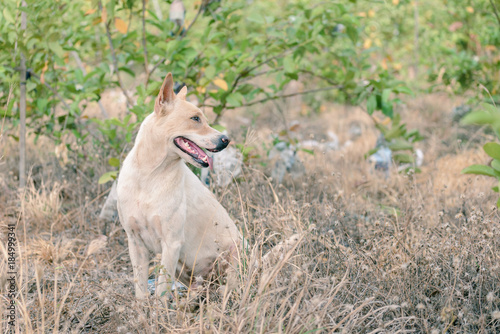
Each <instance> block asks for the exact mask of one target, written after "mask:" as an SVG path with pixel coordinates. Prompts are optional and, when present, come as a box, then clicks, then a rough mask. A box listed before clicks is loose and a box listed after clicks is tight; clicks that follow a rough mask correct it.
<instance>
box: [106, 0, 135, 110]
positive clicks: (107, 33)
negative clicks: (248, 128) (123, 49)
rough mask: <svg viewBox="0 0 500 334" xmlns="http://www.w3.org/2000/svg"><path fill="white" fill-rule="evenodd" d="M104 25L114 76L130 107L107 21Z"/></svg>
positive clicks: (130, 100)
mask: <svg viewBox="0 0 500 334" xmlns="http://www.w3.org/2000/svg"><path fill="white" fill-rule="evenodd" d="M98 5H99V10H100V12H101V15H102V1H101V0H99V2H98ZM104 27H106V36H107V37H108V42H109V49H110V51H111V58H112V59H113V67H114V72H115V74H116V77H117V79H118V85H119V86H120V89H121V90H122V93H123V95H125V98H126V100H127V107H129V108H130V107H132V106H133V105H134V104H133V103H132V99H131V98H130V96H129V95H128V93H127V91H126V90H125V88H124V86H123V82H122V79H121V77H120V71H119V70H118V60H117V59H116V54H115V48H114V47H113V40H112V39H111V33H110V31H109V23H108V22H104Z"/></svg>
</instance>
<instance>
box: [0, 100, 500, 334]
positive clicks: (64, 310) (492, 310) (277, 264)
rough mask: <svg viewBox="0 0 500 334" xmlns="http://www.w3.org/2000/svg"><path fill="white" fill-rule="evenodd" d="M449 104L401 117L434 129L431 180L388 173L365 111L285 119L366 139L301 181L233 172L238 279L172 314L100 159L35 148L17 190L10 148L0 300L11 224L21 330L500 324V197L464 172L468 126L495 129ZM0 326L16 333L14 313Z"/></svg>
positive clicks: (227, 196) (228, 191)
mask: <svg viewBox="0 0 500 334" xmlns="http://www.w3.org/2000/svg"><path fill="white" fill-rule="evenodd" d="M452 104H453V101H449V100H448V99H445V98H443V97H440V96H433V97H424V98H421V99H417V100H415V101H409V102H408V104H407V110H406V111H405V110H403V115H404V118H405V119H406V120H407V121H408V122H409V125H410V126H411V127H418V128H420V130H421V131H422V132H423V133H424V134H425V136H426V140H425V141H424V142H423V143H421V144H420V145H421V148H422V149H423V150H424V152H426V163H425V165H424V166H423V168H422V173H421V174H417V175H401V174H397V173H395V172H392V173H391V174H390V176H389V177H388V178H385V177H384V176H383V175H380V174H378V173H376V172H374V171H372V170H371V168H370V166H369V165H368V164H367V163H366V162H365V160H364V158H363V154H364V153H365V152H366V151H367V149H368V148H371V146H372V145H373V144H374V140H375V138H376V131H375V130H374V129H373V126H372V124H371V122H370V120H369V119H368V118H366V115H365V114H364V113H363V112H361V111H359V110H356V109H352V108H345V107H339V106H329V108H328V109H329V110H327V111H325V112H324V113H322V114H320V115H318V116H313V117H309V118H301V117H300V116H299V114H298V113H299V112H297V113H295V114H294V113H291V115H288V116H287V117H290V118H296V119H300V121H301V128H300V130H299V131H298V134H297V135H298V136H299V137H301V138H310V137H311V136H313V137H315V138H317V139H319V140H321V136H322V134H324V133H326V131H328V130H333V131H335V132H336V133H337V134H338V135H339V137H340V138H341V141H342V142H344V141H346V140H348V139H350V138H349V134H348V125H349V124H351V123H352V122H357V123H358V124H360V126H361V128H362V129H363V134H362V136H360V137H359V138H352V144H351V145H350V146H348V147H346V148H344V149H342V150H340V151H330V152H324V153H323V152H316V154H315V155H314V156H309V155H307V154H304V155H301V158H302V160H303V161H304V164H305V165H306V168H307V174H306V175H305V176H304V177H302V178H301V179H298V180H291V179H290V178H286V179H285V182H284V184H282V185H277V184H275V182H274V181H272V180H270V179H269V178H268V177H267V176H266V175H269V174H270V173H269V170H270V166H267V167H262V166H260V165H259V163H258V162H259V161H254V162H251V163H250V165H249V166H247V167H246V168H245V169H244V172H243V174H242V175H241V176H240V177H239V179H238V182H236V183H233V184H232V185H230V186H229V187H228V188H225V189H214V191H215V192H216V195H217V197H218V198H219V200H220V201H221V203H223V205H224V206H225V207H226V208H227V210H228V211H229V213H230V215H231V216H232V217H233V218H234V220H235V221H236V222H237V224H238V226H239V228H240V229H241V231H242V233H243V234H244V235H245V238H246V239H247V240H248V241H249V245H250V246H249V248H248V250H247V251H246V252H245V253H242V254H241V264H240V266H239V268H238V270H239V275H238V278H237V279H238V284H236V286H235V287H229V286H228V284H227V282H226V281H225V279H224V278H216V279H215V280H216V284H212V285H211V286H208V287H206V288H204V289H202V290H200V291H197V292H193V291H191V292H190V293H189V294H188V295H187V296H177V297H176V300H175V302H174V303H173V304H172V305H170V307H169V308H166V307H165V306H164V305H163V304H162V303H160V302H159V301H158V300H156V299H155V298H154V297H151V298H150V299H149V300H147V301H136V300H135V299H134V297H133V291H132V290H133V284H132V282H131V277H132V269H131V266H130V261H129V256H128V249H127V246H126V245H127V244H126V235H125V233H124V232H123V230H122V229H121V227H120V225H119V223H118V222H114V223H112V224H111V225H109V226H105V225H104V223H103V222H100V221H99V220H98V213H99V209H100V205H101V204H102V203H103V195H104V194H105V189H100V188H98V187H97V181H96V180H97V177H98V176H99V173H100V172H103V171H104V167H103V165H102V163H101V165H100V162H99V161H92V160H86V161H78V160H75V161H74V163H73V164H72V165H69V166H65V167H61V166H60V164H59V163H58V161H56V158H55V157H54V156H53V153H52V152H48V151H47V152H43V151H40V152H36V151H35V150H33V151H31V154H30V155H29V158H30V162H31V164H32V165H34V166H35V167H34V168H33V169H32V174H31V177H30V181H31V182H29V186H28V187H27V188H26V189H25V190H24V191H23V192H19V191H17V190H16V181H15V169H16V166H17V164H16V156H15V151H14V149H15V146H14V144H13V143H11V144H9V145H10V146H9V148H8V149H7V155H6V157H7V158H6V159H5V160H4V161H3V165H2V170H1V171H0V181H1V182H0V224H1V235H0V239H1V240H2V242H1V243H0V244H1V245H0V250H1V252H2V255H3V256H2V262H1V264H0V266H2V272H1V277H0V283H1V286H0V288H1V289H2V295H3V296H4V298H2V305H0V307H3V308H4V309H5V308H6V303H7V298H6V297H5V292H6V279H7V274H6V272H7V271H6V259H7V252H6V249H5V244H6V232H7V229H6V228H7V225H8V224H9V223H16V224H17V237H18V239H19V247H18V251H17V272H18V274H17V284H18V285H17V289H18V292H19V294H18V295H17V297H16V303H17V304H16V305H17V310H18V316H17V322H16V324H17V330H18V331H19V332H26V333H53V332H59V333H68V332H69V333H79V332H88V333H91V332H92V333H171V332H174V333H310V332H319V333H332V332H339V333H340V332H342V333H406V332H412V333H415V332H416V333H495V332H499V331H500V298H499V297H500V223H499V214H498V210H497V209H496V208H495V207H494V205H493V204H494V203H495V202H496V198H495V196H494V195H493V194H492V192H491V191H490V187H491V186H492V184H491V181H490V180H487V179H485V178H481V177H475V176H460V175H459V172H460V170H461V169H462V168H463V167H465V166H467V165H468V164H470V163H478V162H485V159H486V158H485V156H484V155H483V154H482V153H481V152H480V150H478V145H477V144H475V143H472V144H469V143H468V142H467V140H466V139H467V136H470V137H473V136H475V137H474V138H475V139H474V140H476V141H478V142H481V141H485V140H487V139H488V138H487V136H486V135H484V134H481V133H478V134H476V130H468V129H464V128H461V127H459V126H458V125H456V124H452V123H451V121H449V118H448V114H447V112H448V111H449V110H450V109H451V107H450V106H451V105H452ZM431 107H432V108H434V109H433V110H429V108H431ZM430 115H431V116H432V117H430ZM241 117H243V116H242V115H234V118H233V119H229V118H228V119H227V122H228V125H231V126H230V129H232V133H233V137H234V140H235V141H237V142H243V141H244V140H245V137H246V136H247V135H248V133H249V132H248V131H243V130H241V129H240V125H241V124H243V123H244V122H245V120H242V121H238V120H239V119H241ZM280 117H281V116H280V115H276V114H273V110H269V113H267V114H265V115H264V116H263V117H262V118H261V119H259V120H258V121H257V122H258V123H257V126H256V127H255V129H254V130H253V131H252V132H251V138H250V139H248V141H249V145H255V144H257V145H255V146H256V147H260V142H262V141H268V140H269V138H268V137H267V136H268V134H269V133H270V132H271V131H279V130H281V126H282V125H281V123H280ZM259 122H260V123H259ZM460 138H462V139H460ZM459 140H460V141H459ZM257 150H260V149H257ZM258 153H260V154H261V155H265V152H264V151H263V150H260V151H259V152H258ZM91 170H92V172H90V171H91ZM103 231H105V233H106V234H107V237H104V236H102V233H103ZM296 233H300V235H301V240H300V242H299V243H298V244H297V245H296V247H295V248H292V249H290V250H288V251H285V252H283V253H281V254H279V255H278V256H276V257H274V259H273V263H272V265H271V266H269V267H262V266H260V265H258V264H259V263H260V259H261V257H262V256H263V254H266V253H267V252H268V251H269V250H270V249H271V248H272V247H273V246H274V245H276V244H278V243H279V242H281V241H283V240H285V239H287V238H289V237H291V236H292V235H294V234H296ZM156 264H157V259H153V260H152V262H151V266H152V267H153V266H155V265H156ZM2 311H3V310H2ZM1 326H2V329H3V330H4V331H5V330H6V329H7V328H8V327H7V323H6V318H5V317H2V324H1Z"/></svg>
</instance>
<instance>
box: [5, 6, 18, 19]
mask: <svg viewBox="0 0 500 334" xmlns="http://www.w3.org/2000/svg"><path fill="white" fill-rule="evenodd" d="M3 17H5V20H6V21H7V22H9V23H15V22H16V21H15V20H14V17H13V16H12V14H11V12H10V11H9V9H8V8H7V7H5V8H4V9H3Z"/></svg>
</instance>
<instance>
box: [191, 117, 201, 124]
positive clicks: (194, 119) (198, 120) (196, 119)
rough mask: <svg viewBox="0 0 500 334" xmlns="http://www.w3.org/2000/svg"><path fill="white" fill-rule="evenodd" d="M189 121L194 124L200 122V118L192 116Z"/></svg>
mask: <svg viewBox="0 0 500 334" xmlns="http://www.w3.org/2000/svg"><path fill="white" fill-rule="evenodd" d="M191 119H192V120H193V121H195V122H198V123H199V122H200V118H199V117H198V116H193V117H191Z"/></svg>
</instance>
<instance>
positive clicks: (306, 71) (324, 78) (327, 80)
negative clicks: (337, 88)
mask: <svg viewBox="0 0 500 334" xmlns="http://www.w3.org/2000/svg"><path fill="white" fill-rule="evenodd" d="M299 72H302V73H307V74H309V75H311V76H313V77H316V78H320V79H321V80H324V81H326V82H328V83H329V84H330V85H333V86H334V85H337V83H336V82H334V81H333V80H332V79H330V78H327V77H325V76H323V75H319V74H316V73H314V72H313V71H309V70H299Z"/></svg>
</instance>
